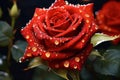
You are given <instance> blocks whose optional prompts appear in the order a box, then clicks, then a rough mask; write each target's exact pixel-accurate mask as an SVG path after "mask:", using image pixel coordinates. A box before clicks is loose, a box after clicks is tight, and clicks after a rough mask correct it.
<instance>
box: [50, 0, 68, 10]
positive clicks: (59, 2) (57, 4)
mask: <svg viewBox="0 0 120 80" xmlns="http://www.w3.org/2000/svg"><path fill="white" fill-rule="evenodd" d="M65 4H66V3H65V0H55V2H54V3H53V4H52V6H51V7H50V8H54V7H60V6H63V5H65Z"/></svg>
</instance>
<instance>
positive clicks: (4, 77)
mask: <svg viewBox="0 0 120 80" xmlns="http://www.w3.org/2000/svg"><path fill="white" fill-rule="evenodd" d="M0 80H12V79H11V77H10V76H9V75H8V73H6V72H3V71H0Z"/></svg>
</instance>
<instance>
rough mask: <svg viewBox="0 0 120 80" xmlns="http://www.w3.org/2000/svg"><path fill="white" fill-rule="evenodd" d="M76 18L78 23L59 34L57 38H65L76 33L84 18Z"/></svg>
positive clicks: (78, 16)
mask: <svg viewBox="0 0 120 80" xmlns="http://www.w3.org/2000/svg"><path fill="white" fill-rule="evenodd" d="M75 17H77V19H75V21H76V23H74V24H71V25H70V26H69V27H68V29H67V30H66V31H64V32H63V33H60V34H57V35H56V36H55V37H65V36H67V34H70V32H72V31H75V30H76V29H77V28H78V27H80V26H79V25H80V24H81V22H82V19H83V18H82V17H81V16H80V15H76V16H75Z"/></svg>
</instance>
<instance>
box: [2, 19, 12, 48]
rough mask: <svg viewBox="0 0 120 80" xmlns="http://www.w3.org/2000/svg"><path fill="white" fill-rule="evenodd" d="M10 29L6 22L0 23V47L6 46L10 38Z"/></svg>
mask: <svg viewBox="0 0 120 80" xmlns="http://www.w3.org/2000/svg"><path fill="white" fill-rule="evenodd" d="M12 36H13V33H12V28H11V27H10V25H9V24H8V23H6V22H3V21H0V46H7V45H8V44H9V41H10V39H11V38H12Z"/></svg>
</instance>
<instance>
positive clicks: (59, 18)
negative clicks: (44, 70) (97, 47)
mask: <svg viewBox="0 0 120 80" xmlns="http://www.w3.org/2000/svg"><path fill="white" fill-rule="evenodd" d="M92 7H93V4H87V5H73V4H68V3H67V2H65V1H64V0H56V1H55V3H54V4H52V6H51V7H49V9H44V8H43V9H42V8H36V10H35V13H34V16H33V18H32V20H30V22H29V23H28V24H27V25H26V26H25V27H24V28H23V29H22V30H21V33H22V35H23V36H24V38H25V39H26V40H27V42H28V46H27V48H26V51H25V54H24V56H23V57H22V58H21V61H22V62H23V61H25V60H26V59H29V58H32V57H38V56H39V57H40V58H41V59H42V60H44V61H46V62H47V63H48V65H49V66H50V67H51V68H58V69H59V68H64V69H77V70H80V69H81V67H82V65H83V63H84V62H85V60H86V59H87V57H88V55H89V54H90V51H91V50H92V48H93V46H92V44H91V43H90V39H91V37H92V35H93V34H94V33H95V32H96V30H97V27H96V24H95V21H94V16H93V13H92Z"/></svg>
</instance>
